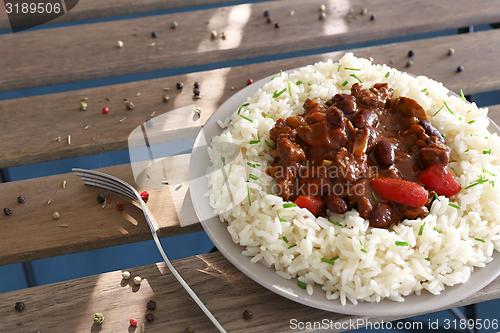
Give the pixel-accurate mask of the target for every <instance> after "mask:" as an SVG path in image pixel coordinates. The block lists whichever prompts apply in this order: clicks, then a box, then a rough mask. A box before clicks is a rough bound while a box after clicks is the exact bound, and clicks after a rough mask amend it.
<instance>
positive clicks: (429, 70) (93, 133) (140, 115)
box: [0, 2, 500, 168]
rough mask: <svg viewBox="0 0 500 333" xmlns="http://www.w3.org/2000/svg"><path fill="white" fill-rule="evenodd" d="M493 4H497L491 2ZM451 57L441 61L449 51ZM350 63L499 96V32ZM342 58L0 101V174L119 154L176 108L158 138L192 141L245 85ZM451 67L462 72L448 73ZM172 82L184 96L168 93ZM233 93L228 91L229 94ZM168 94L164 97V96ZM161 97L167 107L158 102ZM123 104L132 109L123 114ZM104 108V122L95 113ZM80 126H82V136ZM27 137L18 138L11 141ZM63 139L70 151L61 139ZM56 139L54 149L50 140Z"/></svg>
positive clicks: (366, 52) (365, 53)
mask: <svg viewBox="0 0 500 333" xmlns="http://www.w3.org/2000/svg"><path fill="white" fill-rule="evenodd" d="M499 3H500V2H499ZM451 47H452V48H454V49H455V55H454V56H453V57H448V56H447V55H446V54H447V51H448V49H449V48H451ZM409 49H412V50H414V52H415V58H414V64H413V66H412V67H411V68H405V64H406V62H407V61H408V58H407V56H406V55H407V52H408V50H409ZM353 51H354V53H355V55H357V56H361V57H366V58H369V57H373V58H374V61H375V62H376V63H387V64H391V63H392V66H393V67H396V68H398V69H400V70H405V71H408V72H410V73H413V74H421V75H426V76H429V77H431V78H433V79H435V80H438V81H441V82H443V83H444V84H445V85H446V86H447V87H449V88H450V89H452V90H454V91H457V92H458V91H459V90H460V89H463V90H464V92H465V93H466V94H472V93H477V92H483V91H488V90H494V89H499V88H500V75H499V74H498V73H500V62H499V61H498V59H497V58H498V57H497V55H498V53H499V52H500V30H492V31H486V32H479V33H471V34H462V35H455V36H448V37H439V38H433V39H426V40H419V41H412V42H406V43H398V44H391V45H386V46H376V47H370V48H364V49H356V50H353ZM343 53H344V52H333V53H326V54H321V55H315V56H308V57H302V58H293V59H288V60H280V61H273V62H267V63H260V64H254V65H246V66H238V67H232V68H222V69H217V70H211V71H206V72H199V73H191V74H187V75H180V76H174V77H169V78H162V79H156V80H148V81H139V82H133V83H127V84H119V85H112V86H107V87H100V88H92V89H84V90H77V91H70V92H64V93H57V94H50V95H44V96H36V97H28V98H21V99H13V100H5V101H0V124H4V128H5V129H6V130H4V131H2V132H1V133H0V151H2V154H1V156H0V168H5V167H10V166H15V165H20V164H27V163H36V162H42V161H48V160H53V159H61V158H67V157H73V156H80V155H90V154H96V153H100V152H107V151H112V150H118V149H124V148H126V147H127V138H128V136H129V134H130V132H131V131H132V130H134V128H136V127H137V126H139V125H140V124H142V123H143V122H144V121H145V120H147V119H148V118H150V117H153V116H158V115H161V114H164V113H166V112H169V111H172V110H174V109H175V110H178V109H179V108H184V109H183V110H184V111H183V112H185V113H184V114H183V112H175V113H171V114H170V115H168V117H170V118H169V121H168V122H166V123H165V124H164V131H174V130H175V131H176V132H175V135H176V136H180V137H186V136H192V135H193V133H196V130H197V128H199V126H201V124H203V123H204V122H205V121H206V120H207V119H208V117H210V115H212V114H213V112H215V110H217V108H218V107H219V106H220V105H221V104H222V103H223V102H224V101H225V100H226V99H228V98H229V97H230V96H231V95H232V94H234V93H235V92H236V90H237V89H241V88H243V87H244V86H245V82H246V80H247V79H248V78H253V79H254V80H257V79H260V78H263V77H265V76H268V75H271V74H273V73H276V72H279V70H280V69H291V68H295V67H300V66H303V65H307V64H311V63H314V62H316V61H320V60H325V59H333V60H336V59H338V58H339V57H340V56H341V55H342V54H343ZM458 65H463V66H464V68H465V70H464V72H462V73H459V74H458V73H456V71H455V69H456V67H457V66H458ZM195 81H198V82H199V83H200V85H201V97H202V98H201V99H200V100H198V101H193V99H192V96H193V95H192V89H193V88H192V87H193V83H194V82H195ZM176 82H183V83H184V90H183V91H182V93H179V92H178V91H176V89H175V84H176ZM233 87H234V89H235V90H233V89H232V88H233ZM163 88H168V89H169V91H164V90H163ZM164 95H168V96H169V98H170V100H169V101H168V103H164V102H163V96H164ZM85 97H88V110H87V111H85V112H80V111H79V102H80V99H81V98H85ZM124 98H128V99H130V100H131V101H133V103H134V104H135V109H134V110H133V111H127V110H126V106H125V103H124V101H123V99H124ZM104 105H107V106H110V107H111V112H110V114H108V115H107V116H102V115H101V108H102V107H103V106H104ZM195 105H197V106H199V107H200V108H201V110H202V114H201V119H198V118H197V117H193V111H192V108H193V106H195ZM86 126H88V128H87V129H85V128H86ZM20 132H21V133H30V135H19V133H20ZM68 135H71V145H68V144H67V142H66V140H67V136H68ZM57 137H60V138H61V141H60V142H58V141H56V140H55V138H57Z"/></svg>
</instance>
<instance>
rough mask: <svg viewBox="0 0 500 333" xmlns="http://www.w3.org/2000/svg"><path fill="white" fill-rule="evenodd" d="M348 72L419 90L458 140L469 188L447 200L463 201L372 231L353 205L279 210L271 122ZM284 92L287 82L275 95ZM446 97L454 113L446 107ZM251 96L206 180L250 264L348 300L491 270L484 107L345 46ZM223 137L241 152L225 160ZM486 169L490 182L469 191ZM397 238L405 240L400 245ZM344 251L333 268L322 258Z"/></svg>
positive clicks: (404, 91) (438, 203) (493, 165)
mask: <svg viewBox="0 0 500 333" xmlns="http://www.w3.org/2000/svg"><path fill="white" fill-rule="evenodd" d="M346 68H359V69H360V70H356V71H353V70H349V69H346ZM350 74H355V75H356V76H357V78H359V79H361V80H362V81H363V83H362V85H363V86H364V87H371V86H372V85H373V84H375V83H378V82H388V83H389V84H390V86H391V87H392V88H394V91H395V96H407V97H410V98H413V99H415V100H416V101H418V102H419V104H420V105H421V106H422V107H423V108H424V109H425V110H426V112H427V114H428V116H429V119H430V121H431V123H432V124H433V125H434V126H435V127H437V128H438V129H439V130H440V131H441V133H443V135H444V136H445V137H446V142H447V144H448V145H449V146H450V148H451V149H452V152H451V159H450V160H451V162H450V164H449V167H450V168H451V169H452V170H453V171H454V172H455V175H456V176H457V178H458V180H459V182H460V184H461V185H462V188H463V190H462V191H461V192H460V193H459V194H458V195H456V196H455V197H453V198H452V205H453V204H455V205H458V206H456V207H459V208H454V207H452V206H450V205H449V203H450V201H449V199H448V198H446V197H439V200H435V201H434V202H433V203H432V207H431V209H430V214H429V215H428V216H426V217H425V218H423V219H417V220H405V221H403V222H402V223H400V224H398V225H395V226H394V227H392V228H391V230H385V229H375V228H370V227H369V226H368V221H367V220H365V219H363V218H361V217H360V216H359V214H358V213H357V212H356V211H354V210H353V211H349V212H347V213H345V214H343V215H338V214H332V216H331V218H332V219H334V220H335V221H336V222H338V225H334V224H332V223H331V222H330V221H329V220H328V219H326V218H322V217H320V218H317V219H316V218H315V217H314V216H313V215H312V214H310V213H309V211H307V210H305V209H300V208H298V207H291V208H284V207H283V203H284V202H283V200H282V198H280V197H278V196H275V195H273V194H272V193H270V189H271V184H272V178H271V177H270V176H268V175H267V174H266V172H265V170H266V168H267V166H268V164H269V163H270V162H271V161H272V157H271V156H270V155H269V148H268V146H267V145H266V142H265V141H266V140H267V141H269V130H270V129H271V128H272V127H273V126H274V123H275V121H274V119H277V118H280V117H288V116H291V115H295V114H300V113H302V112H303V108H302V105H303V102H304V100H305V99H306V98H317V97H319V98H322V99H325V100H326V99H329V98H331V97H332V96H333V95H335V94H337V93H350V87H351V86H352V84H354V83H356V82H358V81H357V78H356V77H353V76H351V75H350ZM345 82H347V83H346V84H344V83H345ZM282 89H286V91H285V92H284V93H282V94H281V95H280V96H279V97H278V98H273V93H274V92H276V91H281V90H282ZM290 95H291V96H290ZM445 102H446V104H447V105H448V106H449V109H450V110H448V109H447V108H446V107H443V105H444V103H445ZM248 103H249V104H248V106H246V107H243V108H242V109H241V110H240V114H238V113H236V112H235V113H234V114H233V116H232V117H231V118H230V120H229V121H227V122H224V124H222V123H221V124H220V125H223V126H224V127H227V128H226V129H225V131H224V132H223V133H222V134H221V135H220V136H218V137H214V138H213V141H212V148H211V149H210V151H209V154H210V159H211V163H212V166H211V171H212V172H211V173H209V182H210V186H211V192H210V202H211V204H212V206H213V207H214V209H215V211H216V212H217V214H219V215H220V217H221V220H222V221H224V222H227V224H228V227H227V228H228V231H229V233H230V234H231V237H232V238H233V240H234V242H236V243H238V244H240V245H241V246H243V247H244V248H245V249H244V250H243V252H242V253H243V254H244V255H246V256H249V257H252V258H251V261H252V262H253V263H257V262H259V263H261V264H264V265H266V266H268V267H273V268H274V269H275V270H276V272H277V274H278V275H280V276H281V277H283V278H284V279H290V278H298V279H299V281H301V282H303V283H306V284H307V287H306V290H305V292H307V293H309V294H312V292H313V288H312V286H313V285H314V284H318V285H321V286H322V289H323V290H324V291H325V293H326V298H327V299H331V300H336V299H340V300H341V302H342V304H346V302H347V301H350V302H352V303H354V304H356V303H357V302H358V301H367V302H379V301H380V300H382V299H390V300H393V301H397V302H401V301H403V300H404V296H407V295H409V294H420V293H421V292H422V291H424V290H427V291H428V292H430V293H432V294H439V293H440V292H441V291H443V290H444V289H445V287H446V286H453V285H455V284H458V283H464V282H466V281H467V280H468V279H469V276H470V274H471V273H472V270H473V269H474V267H484V266H485V265H486V264H487V263H488V262H490V261H491V260H492V255H493V251H494V250H496V251H499V250H500V219H499V212H500V205H499V201H498V199H497V198H499V197H500V186H493V185H494V183H493V182H494V181H496V178H497V177H496V175H498V174H499V173H500V168H499V159H498V156H499V154H500V140H499V138H498V136H497V135H496V134H492V133H490V132H488V130H487V127H488V124H489V120H488V118H487V109H478V107H477V106H476V105H475V104H471V103H468V102H465V101H463V100H461V98H458V97H456V96H452V95H450V92H449V90H448V89H446V88H445V87H444V86H443V85H442V84H441V83H439V82H436V81H433V80H431V79H429V78H427V77H424V76H419V77H412V76H410V75H408V74H405V73H402V72H399V71H397V70H396V69H393V68H390V67H388V66H385V65H375V64H372V63H371V62H370V61H369V60H367V59H361V58H356V57H354V56H353V55H352V54H349V53H348V54H346V55H345V56H344V57H343V58H342V59H340V60H339V62H336V63H334V62H333V61H331V60H329V61H326V62H319V63H317V64H314V65H310V66H306V67H303V68H300V69H298V70H295V71H293V72H291V73H280V74H277V75H276V76H275V77H274V78H273V79H272V80H271V81H270V82H268V83H266V84H265V85H264V86H263V88H261V89H260V90H259V91H258V92H257V93H256V94H255V95H254V96H253V97H251V98H249V100H248ZM438 110H440V111H439V112H438ZM271 117H272V118H271ZM273 118H274V119H273ZM252 140H259V142H258V143H255V141H254V143H253V144H251V143H250V141H252ZM224 142H228V143H231V144H234V145H236V146H237V148H239V155H238V156H237V157H236V158H233V157H228V155H229V154H231V152H229V151H227V150H228V148H227V146H224V145H223V144H222V143H224ZM490 150H491V154H490V153H489V152H490ZM247 162H250V163H258V165H253V166H251V165H248V164H247ZM222 164H225V166H224V167H223V166H222ZM221 169H223V171H224V172H222V170H221ZM250 174H252V175H254V176H255V177H252V178H253V179H252V178H249V175H250ZM479 177H483V178H487V179H488V180H491V181H492V182H485V183H483V184H480V185H477V186H473V187H471V188H468V189H465V187H467V185H470V184H471V183H473V182H474V181H476V180H477V179H478V178H479ZM424 223H425V226H424V227H423V229H422V235H419V230H420V229H421V226H422V224H424ZM285 240H286V241H285ZM396 241H402V242H408V243H409V244H410V246H397V245H396V244H395V242H396ZM337 256H338V258H337V259H336V260H335V262H334V263H333V265H332V264H329V263H325V262H322V258H328V259H332V258H336V257H337Z"/></svg>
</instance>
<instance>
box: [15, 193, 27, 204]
mask: <svg viewBox="0 0 500 333" xmlns="http://www.w3.org/2000/svg"><path fill="white" fill-rule="evenodd" d="M25 202H26V198H25V197H23V196H22V195H20V196H18V197H17V203H19V204H23V203H25Z"/></svg>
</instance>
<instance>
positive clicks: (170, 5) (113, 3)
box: [0, 0, 234, 29]
mask: <svg viewBox="0 0 500 333" xmlns="http://www.w3.org/2000/svg"><path fill="white" fill-rule="evenodd" d="M231 2H234V0H166V1H165V0H147V1H134V2H130V1H126V0H84V1H83V0H82V1H79V2H78V4H77V5H76V6H75V7H74V8H73V9H72V10H70V11H69V12H68V13H67V14H66V15H63V16H60V17H58V18H57V19H55V20H53V21H51V23H61V22H75V21H81V20H87V19H96V18H106V17H111V16H120V15H129V14H138V13H147V12H152V11H155V10H169V9H179V8H185V7H192V6H204V5H209V4H221V5H222V4H228V3H231ZM6 28H10V24H9V19H8V18H7V14H6V12H5V11H3V10H2V11H0V29H6Z"/></svg>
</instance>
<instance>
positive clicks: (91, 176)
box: [72, 168, 226, 333]
mask: <svg viewBox="0 0 500 333" xmlns="http://www.w3.org/2000/svg"><path fill="white" fill-rule="evenodd" d="M72 170H73V172H75V173H76V174H77V175H78V176H79V177H80V178H81V179H82V180H83V182H84V183H85V184H86V185H90V186H95V187H99V188H102V189H105V190H108V191H111V192H114V193H117V194H120V195H122V196H124V197H127V198H129V199H131V200H134V201H137V202H139V204H140V205H141V208H142V212H143V214H144V217H145V218H146V222H147V223H148V226H149V229H150V230H151V234H152V236H153V240H154V241H155V244H156V247H157V248H158V251H159V252H160V254H161V256H162V258H163V261H165V264H166V265H167V267H168V269H169V270H170V272H172V275H173V276H174V277H175V278H176V279H177V281H179V283H180V284H181V286H182V287H183V288H184V289H185V290H186V292H187V293H188V294H189V296H191V298H192V299H193V300H194V301H195V302H196V304H198V306H199V307H200V309H201V310H202V311H203V312H204V313H205V315H206V316H207V317H208V319H210V320H211V321H212V323H213V324H214V325H215V327H217V329H218V330H219V332H221V333H226V331H225V330H224V328H223V327H222V325H221V324H220V323H219V322H218V321H217V319H216V318H215V317H214V315H213V314H212V313H211V312H210V310H208V309H207V307H206V306H205V304H203V302H202V301H201V300H200V299H199V297H198V296H197V295H196V293H195V292H194V291H193V290H192V289H191V288H190V287H189V285H188V284H187V283H186V281H184V279H183V278H182V276H181V275H180V274H179V273H178V272H177V270H176V269H175V268H174V266H173V265H172V263H171V262H170V259H168V257H167V254H166V253H165V251H164V250H163V247H162V245H161V243H160V239H159V238H158V229H159V228H158V224H157V223H156V220H155V218H154V217H153V215H152V214H151V212H150V210H149V208H148V207H147V206H146V204H145V202H144V201H143V200H142V198H141V196H140V195H139V193H138V192H137V191H136V189H135V188H133V187H132V186H131V185H129V184H128V183H127V182H125V181H123V180H121V179H119V178H117V177H114V176H111V175H108V174H106V173H103V172H99V171H94V170H86V169H78V168H74V169H72Z"/></svg>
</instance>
